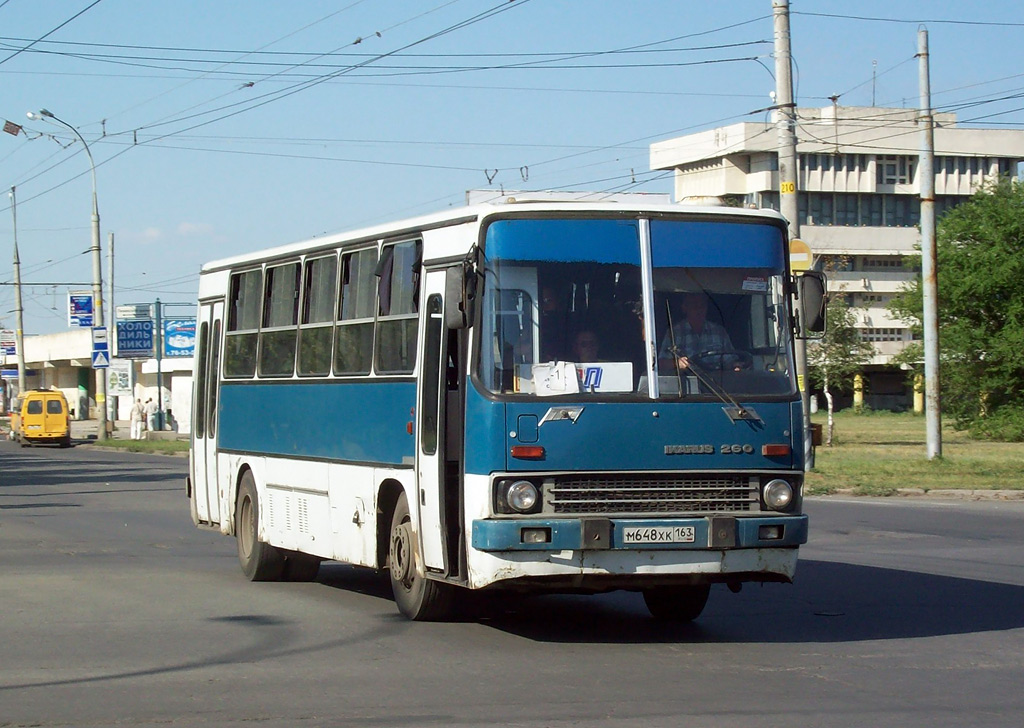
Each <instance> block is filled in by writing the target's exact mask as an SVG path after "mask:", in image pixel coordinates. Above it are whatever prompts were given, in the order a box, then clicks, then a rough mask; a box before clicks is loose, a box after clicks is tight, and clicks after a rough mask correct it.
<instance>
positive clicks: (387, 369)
mask: <svg viewBox="0 0 1024 728" xmlns="http://www.w3.org/2000/svg"><path fill="white" fill-rule="evenodd" d="M421 256H422V252H421V243H420V241H418V240H411V241H409V242H407V243H399V244H397V245H390V246H387V247H385V248H384V250H383V252H382V254H381V261H380V264H379V265H378V266H377V275H378V276H379V277H380V288H379V289H378V295H379V300H380V308H379V311H378V313H379V316H378V319H377V371H379V372H381V373H387V374H406V373H410V372H412V371H413V366H414V365H415V363H416V328H417V324H418V316H417V313H418V310H417V309H418V307H417V303H418V301H419V277H420V270H419V269H420V260H421Z"/></svg>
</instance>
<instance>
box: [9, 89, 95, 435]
mask: <svg viewBox="0 0 1024 728" xmlns="http://www.w3.org/2000/svg"><path fill="white" fill-rule="evenodd" d="M39 117H44V118H47V119H53V120H54V121H55V122H57V123H58V124H60V125H61V126H64V127H66V128H67V129H69V130H70V131H71V133H72V134H74V135H75V136H76V137H78V141H80V142H82V146H83V147H85V155H86V156H87V157H88V158H89V169H90V171H91V172H92V248H91V250H92V325H93V327H96V326H102V325H103V254H102V252H101V250H100V207H99V203H98V202H97V197H96V162H95V161H94V160H93V158H92V150H91V149H89V144H88V143H87V142H86V141H85V137H83V136H82V135H81V134H80V133H79V132H78V129H76V128H75V127H73V126H71V124H69V123H67V122H66V121H64V120H63V119H60V118H58V117H56V116H54V114H53V112H51V111H47V110H46V109H40V111H39V114H38V115H37V114H32V113H29V118H30V119H35V118H39ZM108 341H109V332H108ZM108 346H109V344H108ZM94 372H95V376H96V419H97V422H96V439H98V440H106V439H107V372H106V370H104V369H95V370H94Z"/></svg>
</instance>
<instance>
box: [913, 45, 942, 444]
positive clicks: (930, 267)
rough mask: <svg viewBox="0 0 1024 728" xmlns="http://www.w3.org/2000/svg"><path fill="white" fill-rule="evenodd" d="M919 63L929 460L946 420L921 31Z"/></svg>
mask: <svg viewBox="0 0 1024 728" xmlns="http://www.w3.org/2000/svg"><path fill="white" fill-rule="evenodd" d="M917 59H918V74H919V86H920V92H921V104H920V111H921V113H920V116H919V117H918V123H919V124H920V125H921V158H920V160H919V162H918V168H917V173H918V175H919V178H920V180H921V283H922V286H921V288H922V292H923V294H924V314H923V318H924V320H923V324H924V412H925V432H926V440H927V448H928V459H929V460H932V459H934V458H937V457H942V420H941V411H940V405H939V316H938V307H939V278H938V269H937V258H938V250H937V247H936V243H935V134H934V119H933V118H932V89H931V80H930V77H929V76H930V74H929V68H928V31H927V30H925V29H924V28H920V29H919V30H918V31H917Z"/></svg>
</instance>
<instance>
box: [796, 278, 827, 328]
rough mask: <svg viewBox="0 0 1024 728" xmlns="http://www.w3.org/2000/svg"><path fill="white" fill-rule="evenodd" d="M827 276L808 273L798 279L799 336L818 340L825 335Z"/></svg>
mask: <svg viewBox="0 0 1024 728" xmlns="http://www.w3.org/2000/svg"><path fill="white" fill-rule="evenodd" d="M825 287H826V286H825V275H824V274H823V273H819V272H818V271H812V270H811V271H807V272H806V273H804V274H802V275H801V276H800V277H799V278H797V279H796V295H797V300H798V301H799V303H800V322H799V326H798V328H797V335H798V336H800V337H802V338H817V337H818V336H821V335H822V334H824V333H825Z"/></svg>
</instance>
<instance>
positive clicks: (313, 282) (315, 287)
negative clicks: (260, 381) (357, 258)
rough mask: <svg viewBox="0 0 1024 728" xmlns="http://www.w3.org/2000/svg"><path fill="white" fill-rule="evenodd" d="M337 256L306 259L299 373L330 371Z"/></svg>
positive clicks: (328, 372) (325, 372)
mask: <svg viewBox="0 0 1024 728" xmlns="http://www.w3.org/2000/svg"><path fill="white" fill-rule="evenodd" d="M337 279H338V259H337V258H336V257H335V256H333V255H331V256H328V257H326V258H316V259H314V260H307V261H306V266H305V276H304V278H303V283H302V290H303V295H302V328H301V329H300V330H299V374H305V375H319V376H325V375H327V374H330V373H331V336H332V335H333V333H334V299H335V289H336V287H337V285H338V280H337Z"/></svg>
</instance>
